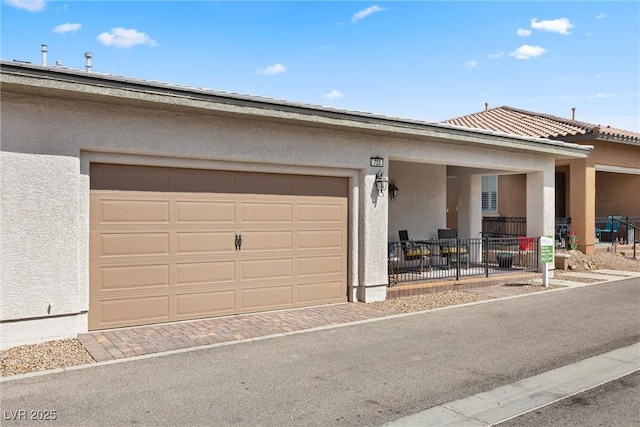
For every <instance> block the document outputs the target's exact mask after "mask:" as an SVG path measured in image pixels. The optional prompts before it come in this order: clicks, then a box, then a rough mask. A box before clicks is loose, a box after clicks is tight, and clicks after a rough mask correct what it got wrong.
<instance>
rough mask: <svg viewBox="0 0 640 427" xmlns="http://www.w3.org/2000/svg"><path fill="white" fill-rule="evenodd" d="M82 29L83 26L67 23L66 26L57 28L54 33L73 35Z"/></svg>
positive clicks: (61, 25)
mask: <svg viewBox="0 0 640 427" xmlns="http://www.w3.org/2000/svg"><path fill="white" fill-rule="evenodd" d="M81 28H82V25H81V24H71V23H66V24H60V25H58V26H57V27H55V28H54V29H53V32H54V33H60V34H65V33H73V32H75V31H78V30H80V29H81Z"/></svg>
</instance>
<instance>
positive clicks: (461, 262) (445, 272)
mask: <svg viewBox="0 0 640 427" xmlns="http://www.w3.org/2000/svg"><path fill="white" fill-rule="evenodd" d="M388 266H389V270H388V271H389V285H395V284H397V283H402V282H413V281H428V280H442V279H456V280H458V279H460V278H461V277H471V276H484V277H489V276H490V275H492V274H497V273H501V274H502V273H508V272H525V271H538V266H539V239H538V238H536V237H515V238H514V237H509V238H490V237H485V238H482V239H444V240H424V241H396V242H389V256H388Z"/></svg>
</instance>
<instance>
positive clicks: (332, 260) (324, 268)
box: [298, 255, 344, 277]
mask: <svg viewBox="0 0 640 427" xmlns="http://www.w3.org/2000/svg"><path fill="white" fill-rule="evenodd" d="M343 264H344V262H343V259H342V256H340V255H336V256H315V257H312V258H298V276H300V277H305V276H318V275H323V274H340V273H342V269H343Z"/></svg>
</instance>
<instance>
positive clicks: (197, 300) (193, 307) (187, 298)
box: [176, 290, 236, 318]
mask: <svg viewBox="0 0 640 427" xmlns="http://www.w3.org/2000/svg"><path fill="white" fill-rule="evenodd" d="M234 312H236V305H235V291H233V290H226V291H217V292H199V293H191V294H178V295H176V316H178V317H179V318H194V317H205V316H220V315H223V314H231V313H234Z"/></svg>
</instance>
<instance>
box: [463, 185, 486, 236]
mask: <svg viewBox="0 0 640 427" xmlns="http://www.w3.org/2000/svg"><path fill="white" fill-rule="evenodd" d="M481 232H482V177H481V176H480V175H470V174H460V175H458V237H459V238H460V239H477V238H479V237H480V233H481Z"/></svg>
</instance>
